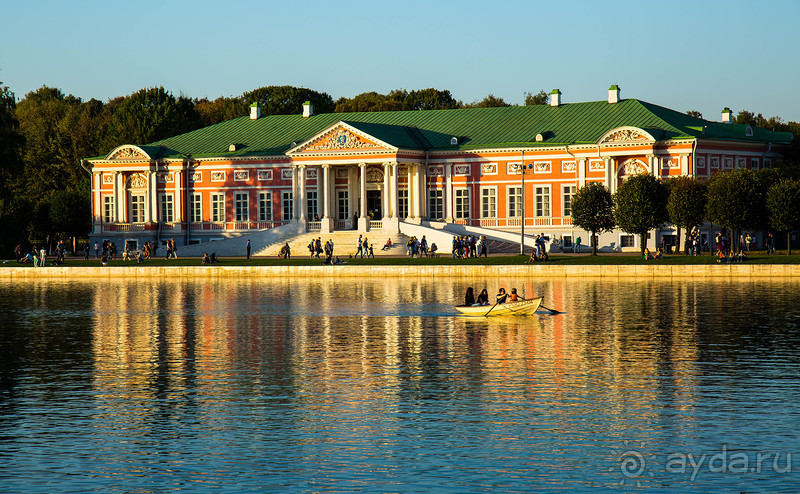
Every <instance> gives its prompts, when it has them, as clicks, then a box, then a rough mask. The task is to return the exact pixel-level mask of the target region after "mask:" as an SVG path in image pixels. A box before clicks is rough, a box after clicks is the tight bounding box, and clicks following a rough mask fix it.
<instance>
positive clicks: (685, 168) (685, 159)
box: [680, 154, 690, 175]
mask: <svg viewBox="0 0 800 494" xmlns="http://www.w3.org/2000/svg"><path fill="white" fill-rule="evenodd" d="M680 160H681V175H690V173H689V155H688V154H682V155H681V158H680Z"/></svg>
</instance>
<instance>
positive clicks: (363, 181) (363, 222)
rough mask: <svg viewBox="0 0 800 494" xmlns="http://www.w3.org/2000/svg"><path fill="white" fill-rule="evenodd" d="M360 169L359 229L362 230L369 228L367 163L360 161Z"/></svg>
mask: <svg viewBox="0 0 800 494" xmlns="http://www.w3.org/2000/svg"><path fill="white" fill-rule="evenodd" d="M358 171H359V172H360V176H359V189H360V192H361V194H360V195H361V197H360V198H359V199H360V200H359V213H358V214H359V216H358V229H359V230H362V231H366V230H367V222H368V221H369V216H368V215H367V164H366V163H359V164H358Z"/></svg>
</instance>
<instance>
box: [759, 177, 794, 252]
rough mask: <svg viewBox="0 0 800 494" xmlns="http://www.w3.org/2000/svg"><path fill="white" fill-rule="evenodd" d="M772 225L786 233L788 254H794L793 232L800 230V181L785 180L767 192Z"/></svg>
mask: <svg viewBox="0 0 800 494" xmlns="http://www.w3.org/2000/svg"><path fill="white" fill-rule="evenodd" d="M767 210H768V211H769V222H770V225H771V226H772V227H773V228H775V229H776V230H778V231H779V232H786V249H787V251H788V252H787V254H788V255H791V254H792V233H791V232H792V230H798V229H800V180H797V179H789V178H785V179H783V180H781V181H779V182H778V183H776V184H774V185H772V187H770V188H769V190H768V192H767Z"/></svg>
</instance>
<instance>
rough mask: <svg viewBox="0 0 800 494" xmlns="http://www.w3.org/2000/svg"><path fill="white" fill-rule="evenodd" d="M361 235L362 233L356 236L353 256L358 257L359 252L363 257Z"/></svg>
mask: <svg viewBox="0 0 800 494" xmlns="http://www.w3.org/2000/svg"><path fill="white" fill-rule="evenodd" d="M361 237H362V235H359V236H358V240H356V253H355V255H354V256H353V257H358V256H359V254H360V255H361V258H362V259H363V258H364V247H363V246H362V245H361Z"/></svg>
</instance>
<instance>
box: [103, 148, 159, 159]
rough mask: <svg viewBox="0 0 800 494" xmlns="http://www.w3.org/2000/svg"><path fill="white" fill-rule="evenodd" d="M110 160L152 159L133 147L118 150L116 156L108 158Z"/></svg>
mask: <svg viewBox="0 0 800 494" xmlns="http://www.w3.org/2000/svg"><path fill="white" fill-rule="evenodd" d="M108 159H110V160H141V159H145V160H146V159H150V158H148V157H147V155H145V154H144V153H142V152H141V151H139V150H137V149H135V148H132V147H124V148H120V149H118V150H116V151H115V152H114V154H112V155H111V156H109V157H108Z"/></svg>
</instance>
